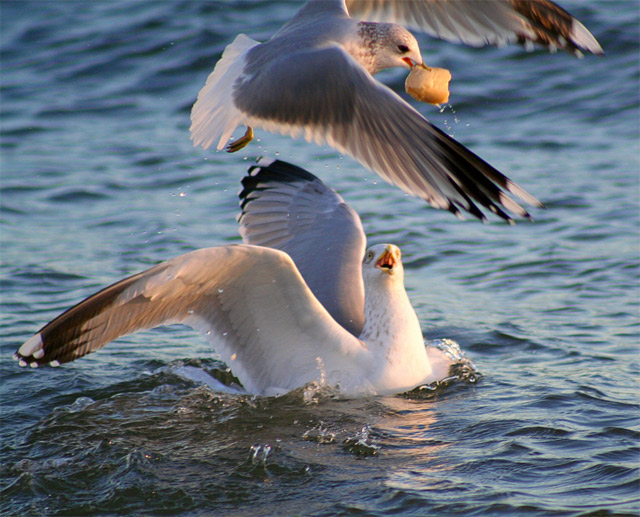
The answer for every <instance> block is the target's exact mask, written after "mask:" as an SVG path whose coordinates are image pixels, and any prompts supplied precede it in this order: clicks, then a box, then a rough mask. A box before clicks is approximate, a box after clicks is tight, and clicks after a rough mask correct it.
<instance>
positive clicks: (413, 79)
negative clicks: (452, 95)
mask: <svg viewBox="0 0 640 517" xmlns="http://www.w3.org/2000/svg"><path fill="white" fill-rule="evenodd" d="M449 81H451V72H449V70H447V69H446V68H429V67H427V66H424V65H422V66H420V65H418V66H414V67H413V68H412V69H411V73H410V74H409V76H408V77H407V80H406V81H405V83H404V88H405V90H406V91H407V93H408V94H409V95H411V96H412V97H413V98H414V99H416V100H419V101H422V102H428V103H429V104H443V103H445V102H449Z"/></svg>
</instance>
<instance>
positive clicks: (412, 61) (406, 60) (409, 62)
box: [402, 57, 417, 68]
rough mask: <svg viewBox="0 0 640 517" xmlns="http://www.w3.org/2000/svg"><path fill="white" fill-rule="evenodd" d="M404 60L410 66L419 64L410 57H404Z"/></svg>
mask: <svg viewBox="0 0 640 517" xmlns="http://www.w3.org/2000/svg"><path fill="white" fill-rule="evenodd" d="M402 60H403V61H404V62H405V63H407V65H409V68H413V67H414V66H416V65H417V63H416V62H415V61H414V60H413V59H411V58H410V57H403V58H402Z"/></svg>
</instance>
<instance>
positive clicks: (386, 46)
mask: <svg viewBox="0 0 640 517" xmlns="http://www.w3.org/2000/svg"><path fill="white" fill-rule="evenodd" d="M359 26H360V29H359V32H360V36H361V37H362V39H363V43H362V45H363V47H364V48H365V49H367V50H368V52H367V51H365V54H368V55H365V56H363V58H364V60H363V64H364V65H365V68H366V69H367V70H368V71H369V73H370V74H372V75H374V74H377V73H378V72H380V71H382V70H384V69H385V68H394V67H400V68H413V67H414V66H420V65H422V64H423V62H422V54H421V53H420V46H419V45H418V42H417V41H416V38H415V37H414V36H413V34H411V33H410V32H409V31H408V30H407V29H405V28H404V27H402V26H400V25H396V24H395V23H373V22H360V23H359Z"/></svg>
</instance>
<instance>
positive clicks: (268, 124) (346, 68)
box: [194, 46, 541, 222]
mask: <svg viewBox="0 0 640 517" xmlns="http://www.w3.org/2000/svg"><path fill="white" fill-rule="evenodd" d="M261 50H262V47H255V48H254V49H252V51H251V53H250V54H249V55H248V58H250V59H251V60H253V61H258V60H260V59H261ZM248 66H252V65H251V63H250V64H249V65H248ZM233 97H234V104H235V108H236V109H238V110H239V111H240V112H242V113H243V114H244V115H245V119H246V123H247V124H248V125H250V126H256V127H262V128H264V129H266V130H268V131H273V132H280V133H282V134H287V135H290V136H292V137H296V136H299V135H300V134H303V135H304V137H305V138H306V139H307V140H308V141H315V142H316V143H318V144H322V143H324V142H327V143H328V144H329V145H330V146H332V147H334V148H335V149H337V150H339V151H340V152H342V153H345V154H349V155H351V156H353V157H354V158H356V159H357V160H358V161H359V162H360V163H362V164H363V165H365V166H366V167H368V168H369V169H371V170H373V171H375V172H376V173H378V174H379V175H380V176H381V177H382V178H384V179H385V180H386V181H388V182H390V183H393V184H394V185H396V186H398V187H400V188H401V189H403V190H404V191H405V192H407V193H409V194H412V195H414V196H419V197H421V198H423V199H425V200H426V201H428V202H429V203H430V204H431V205H432V206H434V207H436V208H443V209H447V210H450V211H451V212H453V213H454V214H459V212H460V209H463V210H467V211H468V212H470V213H471V214H473V215H475V216H476V217H478V218H480V219H484V215H483V214H482V212H481V211H480V210H479V209H478V207H477V206H476V205H475V203H474V201H476V202H478V203H480V204H481V205H483V206H485V207H487V208H489V209H490V210H491V211H492V212H494V213H496V214H498V215H499V216H501V217H503V218H504V219H507V220H509V221H510V222H511V221H512V220H511V218H510V217H509V216H508V215H507V214H505V213H504V212H503V210H502V208H505V209H507V210H509V211H511V212H513V213H514V214H516V215H518V216H520V217H529V214H528V212H527V211H526V210H524V209H523V208H522V207H521V206H520V205H518V204H517V203H515V202H514V201H513V200H512V199H511V198H509V197H508V196H507V195H506V194H505V193H504V192H502V191H501V188H503V189H505V190H507V191H509V192H511V193H513V194H515V195H516V196H518V197H520V198H521V199H523V200H524V201H526V202H527V203H530V204H532V205H535V206H541V203H540V202H539V201H538V200H537V199H535V198H534V197H533V196H531V195H530V194H528V193H527V192H526V191H525V190H524V189H522V188H521V187H519V186H518V185H516V184H515V183H513V182H512V181H510V180H509V179H508V178H506V177H505V176H504V175H503V174H501V173H500V172H499V171H497V170H496V169H494V168H493V167H492V166H491V165H489V164H488V163H486V162H485V161H484V160H482V159H481V158H479V157H478V156H476V155H475V154H474V153H472V152H471V151H469V150H468V149H467V148H465V147H464V146H463V145H461V144H459V143H458V142H456V141H455V140H454V139H452V138H451V137H449V136H448V135H446V134H445V133H443V132H442V131H441V130H439V129H438V128H436V127H435V126H433V125H432V124H431V123H429V122H428V121H427V120H426V119H425V118H424V117H423V116H422V115H420V114H419V113H418V112H417V111H416V110H415V109H413V108H412V107H411V106H410V105H409V104H408V103H406V102H405V101H403V100H402V99H401V98H400V97H399V96H398V95H396V94H395V93H394V92H393V91H392V90H391V89H389V88H387V87H386V86H384V85H382V84H381V83H379V82H377V81H376V80H375V79H373V77H371V75H369V74H368V73H367V72H366V70H364V68H362V67H361V66H360V65H359V64H358V63H357V62H356V61H355V60H354V59H353V58H352V57H351V56H349V55H348V54H347V53H346V52H345V51H344V50H342V49H341V48H340V47H338V46H328V47H326V48H323V49H320V50H315V49H311V50H307V49H305V50H301V51H298V52H292V53H285V54H282V55H280V56H279V57H278V58H274V59H270V60H268V61H263V66H262V67H261V69H260V71H259V72H256V73H254V74H253V75H251V76H249V77H245V80H244V82H238V83H237V86H236V89H235V91H234V95H233ZM194 109H195V108H194ZM501 207H502V208H501Z"/></svg>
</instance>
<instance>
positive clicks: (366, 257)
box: [364, 251, 373, 263]
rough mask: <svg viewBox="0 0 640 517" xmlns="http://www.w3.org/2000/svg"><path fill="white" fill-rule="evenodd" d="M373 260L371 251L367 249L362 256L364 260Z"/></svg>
mask: <svg viewBox="0 0 640 517" xmlns="http://www.w3.org/2000/svg"><path fill="white" fill-rule="evenodd" d="M372 260H373V251H367V254H366V255H365V256H364V261H365V262H367V263H369V262H371V261H372Z"/></svg>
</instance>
